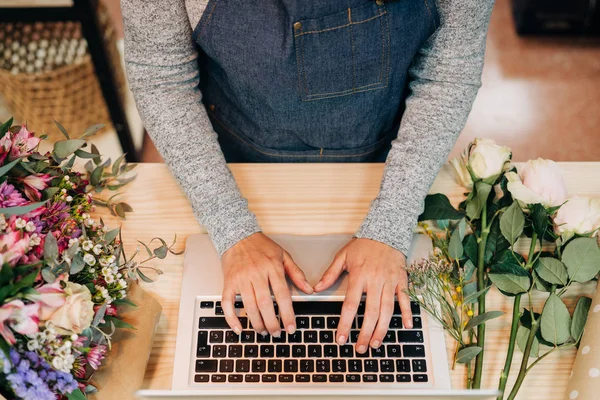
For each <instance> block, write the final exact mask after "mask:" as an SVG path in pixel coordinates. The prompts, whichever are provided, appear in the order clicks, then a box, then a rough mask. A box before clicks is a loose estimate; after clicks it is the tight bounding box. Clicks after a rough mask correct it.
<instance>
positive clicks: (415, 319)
mask: <svg viewBox="0 0 600 400" xmlns="http://www.w3.org/2000/svg"><path fill="white" fill-rule="evenodd" d="M422 327H423V321H421V317H413V328H414V329H421V328H422Z"/></svg>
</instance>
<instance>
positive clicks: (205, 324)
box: [198, 317, 229, 329]
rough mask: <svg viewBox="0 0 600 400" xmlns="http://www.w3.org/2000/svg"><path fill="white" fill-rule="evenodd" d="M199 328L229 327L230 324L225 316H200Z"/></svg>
mask: <svg viewBox="0 0 600 400" xmlns="http://www.w3.org/2000/svg"><path fill="white" fill-rule="evenodd" d="M198 328H199V329H229V324H227V321H226V320H225V318H223V317H200V318H199V319H198Z"/></svg>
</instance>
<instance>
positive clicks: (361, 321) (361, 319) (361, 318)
mask: <svg viewBox="0 0 600 400" xmlns="http://www.w3.org/2000/svg"><path fill="white" fill-rule="evenodd" d="M356 320H357V323H356V326H357V327H358V329H361V328H362V326H363V322H364V320H365V317H358V318H357V319H356Z"/></svg>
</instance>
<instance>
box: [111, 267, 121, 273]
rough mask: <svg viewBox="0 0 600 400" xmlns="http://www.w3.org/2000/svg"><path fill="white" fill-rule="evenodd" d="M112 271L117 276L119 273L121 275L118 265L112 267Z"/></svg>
mask: <svg viewBox="0 0 600 400" xmlns="http://www.w3.org/2000/svg"><path fill="white" fill-rule="evenodd" d="M111 269H112V273H113V274H115V275H116V274H117V273H119V267H117V266H116V265H113V266H111Z"/></svg>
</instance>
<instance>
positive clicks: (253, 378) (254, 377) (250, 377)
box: [244, 374, 260, 382]
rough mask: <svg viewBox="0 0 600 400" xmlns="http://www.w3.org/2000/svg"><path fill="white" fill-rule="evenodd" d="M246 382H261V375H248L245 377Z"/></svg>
mask: <svg viewBox="0 0 600 400" xmlns="http://www.w3.org/2000/svg"><path fill="white" fill-rule="evenodd" d="M244 378H245V380H246V382H260V375H256V374H248V375H245V376H244Z"/></svg>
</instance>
